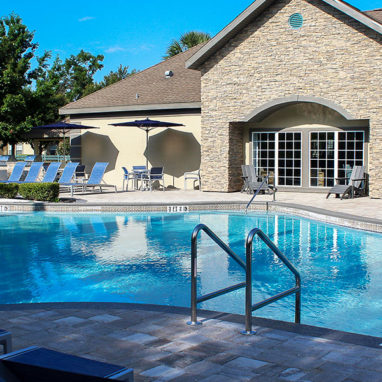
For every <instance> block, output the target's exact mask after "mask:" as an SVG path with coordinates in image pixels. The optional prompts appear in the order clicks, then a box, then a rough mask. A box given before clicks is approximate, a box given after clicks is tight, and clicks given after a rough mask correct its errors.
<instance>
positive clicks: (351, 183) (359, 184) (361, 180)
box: [326, 166, 366, 200]
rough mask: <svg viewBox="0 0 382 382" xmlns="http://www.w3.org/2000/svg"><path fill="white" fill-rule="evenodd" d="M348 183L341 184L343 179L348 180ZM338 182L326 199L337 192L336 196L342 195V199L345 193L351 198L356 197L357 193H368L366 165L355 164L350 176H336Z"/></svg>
mask: <svg viewBox="0 0 382 382" xmlns="http://www.w3.org/2000/svg"><path fill="white" fill-rule="evenodd" d="M347 179H348V182H347V183H346V184H340V183H339V182H340V181H341V180H347ZM336 182H337V184H336V185H335V186H334V187H332V188H331V189H330V190H329V192H328V194H327V195H326V199H328V198H329V196H330V194H335V195H336V198H338V197H339V196H340V195H341V200H342V199H343V198H344V196H345V195H348V197H349V198H354V197H355V196H356V195H360V196H362V195H366V192H365V189H366V177H365V167H364V166H354V167H353V170H352V172H351V174H350V178H336Z"/></svg>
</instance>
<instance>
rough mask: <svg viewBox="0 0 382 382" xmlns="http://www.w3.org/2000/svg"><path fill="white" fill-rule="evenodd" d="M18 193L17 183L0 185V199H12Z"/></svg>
mask: <svg viewBox="0 0 382 382" xmlns="http://www.w3.org/2000/svg"><path fill="white" fill-rule="evenodd" d="M18 191H19V185H18V184H17V183H0V198H6V199H14V198H15V197H16V195H17V193H18Z"/></svg>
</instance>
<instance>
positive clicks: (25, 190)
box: [19, 183, 60, 202]
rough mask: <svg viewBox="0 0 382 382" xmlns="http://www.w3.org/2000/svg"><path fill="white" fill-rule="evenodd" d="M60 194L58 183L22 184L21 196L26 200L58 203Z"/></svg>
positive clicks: (20, 187) (20, 188)
mask: <svg viewBox="0 0 382 382" xmlns="http://www.w3.org/2000/svg"><path fill="white" fill-rule="evenodd" d="M59 193H60V185H59V184H58V183H20V184H19V194H20V195H21V196H22V197H24V198H25V199H29V200H39V201H43V202H57V201H58V195H59Z"/></svg>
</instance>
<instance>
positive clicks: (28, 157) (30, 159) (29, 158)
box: [24, 155, 37, 166]
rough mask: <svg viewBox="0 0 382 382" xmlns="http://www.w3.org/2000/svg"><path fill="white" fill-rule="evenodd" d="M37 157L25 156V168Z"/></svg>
mask: <svg viewBox="0 0 382 382" xmlns="http://www.w3.org/2000/svg"><path fill="white" fill-rule="evenodd" d="M36 157H37V155H27V156H26V157H25V158H24V162H27V166H30V165H31V164H32V163H33V162H34V160H35V159H36Z"/></svg>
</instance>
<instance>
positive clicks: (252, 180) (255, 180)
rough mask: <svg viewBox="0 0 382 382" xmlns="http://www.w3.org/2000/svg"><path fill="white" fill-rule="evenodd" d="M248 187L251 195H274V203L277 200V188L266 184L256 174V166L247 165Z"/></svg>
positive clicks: (266, 182)
mask: <svg viewBox="0 0 382 382" xmlns="http://www.w3.org/2000/svg"><path fill="white" fill-rule="evenodd" d="M246 167H247V187H248V192H249V193H250V194H254V193H256V192H259V193H260V192H261V193H263V194H265V193H268V194H272V195H273V201H275V200H276V192H277V188H276V187H275V186H273V185H271V184H269V183H268V181H265V182H264V179H262V178H259V177H258V176H257V174H256V170H255V166H253V165H247V166H246Z"/></svg>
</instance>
